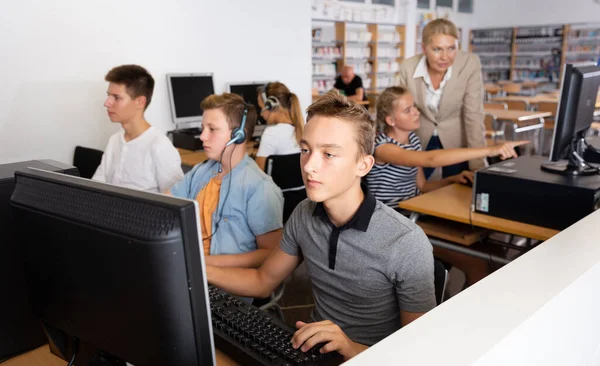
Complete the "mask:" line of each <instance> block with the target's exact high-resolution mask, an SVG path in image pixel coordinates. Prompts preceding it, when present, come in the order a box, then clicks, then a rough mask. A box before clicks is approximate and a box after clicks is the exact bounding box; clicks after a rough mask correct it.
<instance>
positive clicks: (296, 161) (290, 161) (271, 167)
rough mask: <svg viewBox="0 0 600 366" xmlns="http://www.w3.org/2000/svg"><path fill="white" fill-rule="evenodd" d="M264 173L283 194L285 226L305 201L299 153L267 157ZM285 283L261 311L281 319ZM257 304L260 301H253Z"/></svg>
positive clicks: (261, 307)
mask: <svg viewBox="0 0 600 366" xmlns="http://www.w3.org/2000/svg"><path fill="white" fill-rule="evenodd" d="M265 173H267V175H269V176H270V177H271V178H272V179H273V182H274V183H275V184H277V186H278V187H279V188H280V189H281V192H282V193H283V199H284V201H283V223H284V224H285V223H286V222H287V220H288V219H289V217H290V215H291V214H292V212H293V211H294V209H295V208H296V206H297V205H298V204H299V203H300V202H302V201H303V200H304V199H306V189H305V188H304V181H303V180H302V172H301V171H300V153H297V154H289V155H269V156H268V157H267V161H266V164H265ZM284 290H285V282H283V283H281V284H280V285H279V287H277V289H276V290H275V291H274V292H273V293H272V294H271V296H270V297H269V299H268V301H267V303H266V304H264V305H260V306H259V308H260V309H262V310H268V309H274V310H275V311H276V313H277V315H278V316H279V317H280V318H281V320H284V319H283V312H282V311H281V307H280V306H279V304H278V301H279V300H280V299H281V297H282V296H283V291H284ZM255 302H258V303H259V304H260V303H261V302H262V301H261V299H255Z"/></svg>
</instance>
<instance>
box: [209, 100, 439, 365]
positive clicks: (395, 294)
mask: <svg viewBox="0 0 600 366" xmlns="http://www.w3.org/2000/svg"><path fill="white" fill-rule="evenodd" d="M307 112H308V116H307V124H306V127H305V130H304V136H303V139H302V140H301V146H300V148H301V154H302V155H301V169H302V176H303V178H304V183H305V185H306V193H307V195H308V198H309V200H310V201H309V200H305V201H303V202H302V203H300V204H299V205H298V207H297V208H296V210H295V211H294V213H293V214H292V216H291V217H290V219H289V220H288V222H287V224H286V227H285V231H284V236H283V239H282V241H281V245H280V248H279V249H274V250H273V252H272V253H271V254H270V255H269V257H268V258H267V259H266V260H265V262H264V263H263V265H262V266H261V267H260V268H258V269H241V268H216V267H211V266H207V268H206V272H207V276H208V281H209V282H210V283H212V284H214V285H216V286H218V287H221V288H223V289H224V290H226V291H228V292H231V293H233V294H236V295H240V296H253V297H266V296H268V295H269V294H270V293H271V292H272V291H273V290H274V289H275V288H276V287H277V286H278V285H279V284H280V283H281V282H282V281H283V280H284V279H285V278H286V277H287V276H288V275H289V274H290V273H291V272H292V271H293V270H294V269H295V268H296V267H297V266H298V265H299V264H300V263H301V261H302V260H306V262H307V266H308V273H309V275H310V278H311V282H312V286H313V293H314V298H315V308H314V311H313V314H312V320H313V321H314V322H312V323H303V322H297V323H296V327H297V328H298V331H297V332H296V333H295V334H294V337H293V338H292V345H293V347H294V348H299V347H301V349H302V351H307V350H309V349H310V348H312V347H313V346H315V345H316V344H318V343H326V345H325V346H323V348H321V351H322V352H332V351H337V352H339V353H340V354H342V355H343V356H344V358H345V359H349V358H352V357H354V356H355V355H357V354H358V353H360V352H362V351H363V350H365V349H366V348H367V347H368V346H371V345H373V344H375V343H376V342H378V341H380V340H381V339H383V338H385V337H386V336H388V335H390V334H391V333H393V332H394V331H396V330H397V329H399V328H400V327H401V326H404V325H406V324H408V323H410V322H411V321H413V320H415V319H416V318H418V317H419V316H421V315H422V314H423V313H425V312H426V311H428V310H430V309H432V308H433V307H434V306H435V296H434V285H433V255H432V247H431V244H430V243H429V241H428V240H427V237H426V236H425V234H424V233H423V231H422V230H421V229H420V228H419V227H418V226H416V225H415V224H414V223H412V222H411V221H410V220H408V219H406V218H405V217H404V216H402V215H400V214H399V213H397V212H395V211H394V210H393V209H391V208H389V207H387V206H386V205H384V204H382V203H381V202H379V201H376V200H375V199H374V198H373V196H372V195H371V194H369V193H368V191H366V189H363V188H361V178H362V177H363V176H365V175H366V174H367V173H368V172H369V170H370V169H371V167H372V166H373V163H374V158H373V156H372V155H371V154H372V152H373V144H374V140H375V125H374V123H373V121H372V120H371V118H370V116H369V114H368V112H367V111H366V110H365V109H364V108H362V107H361V106H359V105H358V104H356V103H354V102H350V101H349V100H348V99H347V98H346V97H343V96H340V95H339V94H337V93H329V94H327V95H325V96H323V97H321V98H320V99H319V100H318V101H317V102H315V103H313V104H312V105H311V106H310V107H309V108H308V111H307Z"/></svg>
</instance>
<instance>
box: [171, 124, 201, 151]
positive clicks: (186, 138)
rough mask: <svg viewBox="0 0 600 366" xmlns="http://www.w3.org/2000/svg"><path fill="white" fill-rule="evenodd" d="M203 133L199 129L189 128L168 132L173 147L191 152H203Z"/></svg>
mask: <svg viewBox="0 0 600 366" xmlns="http://www.w3.org/2000/svg"><path fill="white" fill-rule="evenodd" d="M201 133H202V131H201V130H200V129H199V128H187V129H181V130H173V131H169V132H168V134H169V135H170V138H171V141H173V146H175V147H178V148H180V149H185V150H191V151H196V150H202V146H203V145H202V140H200V134H201Z"/></svg>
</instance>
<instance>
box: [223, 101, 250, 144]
mask: <svg viewBox="0 0 600 366" xmlns="http://www.w3.org/2000/svg"><path fill="white" fill-rule="evenodd" d="M247 116H248V107H247V106H246V105H244V113H243V115H242V122H241V123H240V126H239V127H236V128H234V129H233V130H232V131H231V140H229V142H228V143H227V144H226V145H225V147H227V146H229V145H232V144H243V143H244V141H246V117H247Z"/></svg>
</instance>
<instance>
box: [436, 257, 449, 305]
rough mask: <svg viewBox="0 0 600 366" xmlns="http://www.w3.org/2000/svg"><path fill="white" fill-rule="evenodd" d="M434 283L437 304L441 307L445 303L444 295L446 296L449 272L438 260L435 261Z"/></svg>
mask: <svg viewBox="0 0 600 366" xmlns="http://www.w3.org/2000/svg"><path fill="white" fill-rule="evenodd" d="M433 283H434V286H435V302H436V303H437V305H439V304H441V303H442V302H443V301H444V295H445V294H446V284H447V283H448V270H447V269H446V267H445V266H444V264H443V263H442V262H441V261H439V260H437V259H434V260H433Z"/></svg>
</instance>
